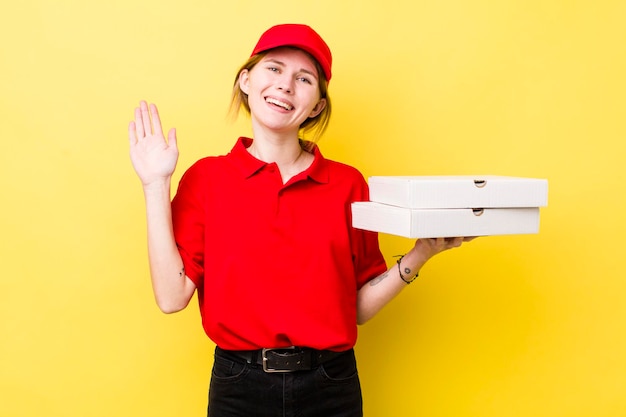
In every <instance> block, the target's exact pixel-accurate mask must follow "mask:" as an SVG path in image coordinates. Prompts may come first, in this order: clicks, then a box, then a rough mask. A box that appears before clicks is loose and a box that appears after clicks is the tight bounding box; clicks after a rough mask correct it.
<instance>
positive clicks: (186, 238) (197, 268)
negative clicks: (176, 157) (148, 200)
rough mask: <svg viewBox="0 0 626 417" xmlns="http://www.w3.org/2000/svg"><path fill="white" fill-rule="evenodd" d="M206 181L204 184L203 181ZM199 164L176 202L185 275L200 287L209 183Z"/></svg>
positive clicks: (181, 187) (189, 172)
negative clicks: (205, 201) (205, 202)
mask: <svg viewBox="0 0 626 417" xmlns="http://www.w3.org/2000/svg"><path fill="white" fill-rule="evenodd" d="M203 180H204V181H203ZM205 181H206V179H204V175H202V170H201V167H199V166H198V164H196V165H194V166H192V167H191V168H189V170H187V171H186V172H185V174H184V175H183V177H182V178H181V180H180V182H179V184H178V190H177V191H176V195H175V196H174V199H173V200H172V224H173V228H174V238H175V240H176V245H177V246H178V251H179V252H180V255H181V257H182V260H183V265H184V267H185V274H186V275H187V276H188V277H189V279H191V280H192V281H193V282H194V284H196V287H200V286H201V284H202V281H203V279H204V218H205V216H204V213H205V205H204V200H205V198H204V196H203V193H202V190H203V187H202V183H203V182H205Z"/></svg>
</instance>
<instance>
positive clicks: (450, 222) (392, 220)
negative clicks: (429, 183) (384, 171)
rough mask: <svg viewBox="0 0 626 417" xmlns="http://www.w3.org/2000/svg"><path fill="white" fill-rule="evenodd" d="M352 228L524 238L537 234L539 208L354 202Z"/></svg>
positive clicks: (401, 233)
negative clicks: (428, 206) (427, 206)
mask: <svg viewBox="0 0 626 417" xmlns="http://www.w3.org/2000/svg"><path fill="white" fill-rule="evenodd" d="M352 225H353V227H355V228H357V229H364V230H371V231H375V232H382V233H389V234H392V235H398V236H404V237H408V238H431V237H459V236H463V237H470V236H489V235H508V234H528V233H538V232H539V208H538V207H520V208H485V209H468V208H462V209H411V208H405V207H396V206H391V205H387V204H381V203H375V202H357V203H352Z"/></svg>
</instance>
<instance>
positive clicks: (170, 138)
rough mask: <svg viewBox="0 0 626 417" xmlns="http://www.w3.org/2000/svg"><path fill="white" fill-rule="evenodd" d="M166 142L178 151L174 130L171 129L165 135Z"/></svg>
mask: <svg viewBox="0 0 626 417" xmlns="http://www.w3.org/2000/svg"><path fill="white" fill-rule="evenodd" d="M167 142H168V144H169V145H170V146H171V147H173V148H175V149H178V142H177V139H176V128H171V129H170V131H169V132H168V133H167Z"/></svg>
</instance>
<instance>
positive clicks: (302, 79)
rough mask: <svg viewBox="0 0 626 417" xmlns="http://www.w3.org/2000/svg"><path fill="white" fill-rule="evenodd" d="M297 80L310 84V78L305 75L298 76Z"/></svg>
mask: <svg viewBox="0 0 626 417" xmlns="http://www.w3.org/2000/svg"><path fill="white" fill-rule="evenodd" d="M298 81H302V82H304V83H307V84H311V80H310V79H308V78H307V77H300V78H298Z"/></svg>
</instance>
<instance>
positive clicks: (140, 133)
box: [135, 107, 146, 139]
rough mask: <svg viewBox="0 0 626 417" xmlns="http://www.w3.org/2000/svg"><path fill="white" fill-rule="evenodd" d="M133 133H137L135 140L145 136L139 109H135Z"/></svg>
mask: <svg viewBox="0 0 626 417" xmlns="http://www.w3.org/2000/svg"><path fill="white" fill-rule="evenodd" d="M135 132H136V133H137V138H139V139H140V138H143V137H144V136H145V135H146V134H145V132H144V131H143V120H142V117H141V109H140V108H139V107H135Z"/></svg>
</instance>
